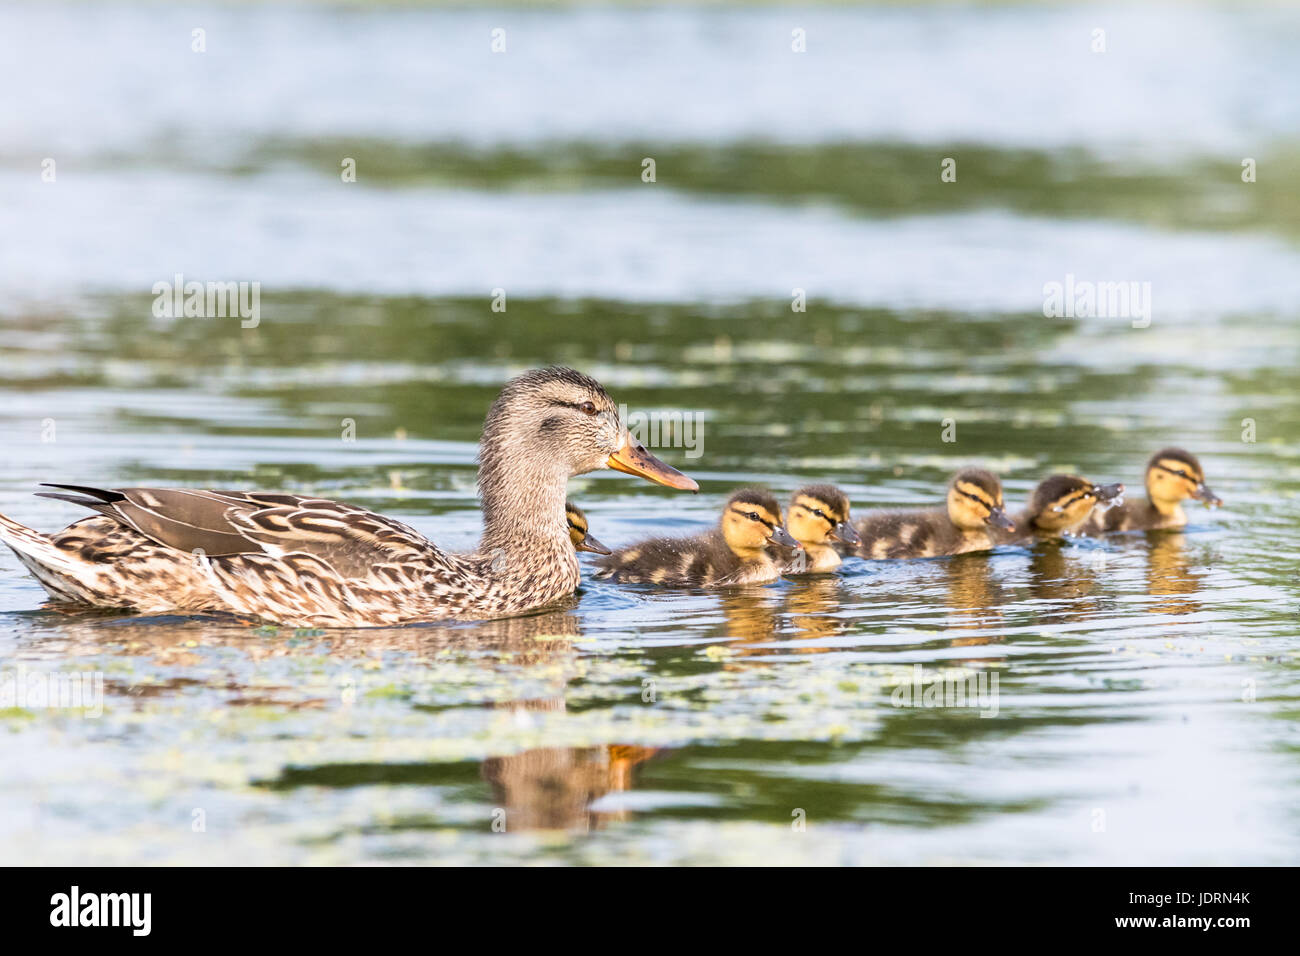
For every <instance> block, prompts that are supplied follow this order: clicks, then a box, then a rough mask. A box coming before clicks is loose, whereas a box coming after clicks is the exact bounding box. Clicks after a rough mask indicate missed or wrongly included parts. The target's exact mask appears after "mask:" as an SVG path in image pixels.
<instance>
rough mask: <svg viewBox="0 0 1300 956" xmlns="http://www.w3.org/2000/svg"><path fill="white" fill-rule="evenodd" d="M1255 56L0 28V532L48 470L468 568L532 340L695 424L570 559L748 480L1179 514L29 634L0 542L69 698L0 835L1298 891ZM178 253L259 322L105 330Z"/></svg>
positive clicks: (5, 712)
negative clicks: (416, 544)
mask: <svg viewBox="0 0 1300 956" xmlns="http://www.w3.org/2000/svg"><path fill="white" fill-rule="evenodd" d="M1098 27H1103V28H1104V29H1105V30H1106V39H1107V50H1106V52H1105V53H1093V52H1091V50H1090V44H1091V42H1092V30H1093V29H1095V28H1098ZM198 28H201V29H203V30H204V31H205V32H204V37H205V43H206V49H205V51H204V52H202V53H196V52H194V51H193V49H192V42H193V34H192V31H193V30H194V29H198ZM496 28H502V29H504V30H505V31H506V37H507V52H506V53H505V54H504V55H498V54H492V53H491V51H490V46H489V43H490V35H491V30H493V29H496ZM795 29H803V30H805V31H806V36H807V52H806V53H803V54H795V53H793V52H792V50H791V48H790V44H791V37H792V30H795ZM1298 36H1300V15H1297V12H1296V11H1295V10H1294V9H1292V8H1290V7H1288V6H1274V5H1266V6H1259V7H1254V6H1239V5H1231V6H1227V5H1225V6H1215V5H1207V6H1194V5H1192V6H1188V5H1178V6H1176V7H1174V6H1169V7H1165V6H1151V7H1139V8H1135V9H1125V8H1122V7H1096V6H1093V7H1075V6H1069V5H1065V6H1038V5H1031V6H1016V5H1011V6H1001V5H994V6H977V7H973V8H956V9H953V8H944V7H939V8H936V7H932V6H930V5H920V6H902V7H895V6H886V7H870V6H867V7H847V8H844V7H839V6H836V7H828V8H796V9H792V10H786V9H772V8H768V7H758V8H747V7H746V8H721V9H717V8H708V9H694V8H662V9H660V8H652V9H625V8H596V9H587V8H579V9H570V8H554V9H545V10H524V9H510V8H503V9H500V10H491V9H489V10H477V9H475V10H468V11H466V10H454V9H443V8H438V7H434V8H429V7H414V8H410V7H396V8H390V7H385V6H378V5H376V6H370V5H366V6H365V7H363V8H344V9H336V8H328V7H316V6H306V7H300V6H291V5H280V4H262V5H252V6H248V7H244V6H239V7H221V6H219V7H185V6H180V7H172V6H170V5H169V6H167V7H153V6H149V5H133V4H97V5H86V6H79V5H67V6H64V5H57V4H56V5H16V6H8V7H4V8H0V53H3V56H0V80H4V81H6V88H8V89H11V90H14V89H22V90H25V91H26V92H24V93H23V94H22V95H20V96H15V97H14V98H13V102H12V106H13V108H12V109H11V110H10V111H9V112H8V113H7V114H6V116H5V117H4V119H3V120H0V122H3V124H4V125H3V126H2V127H0V132H2V133H3V135H0V190H3V193H4V202H3V203H0V234H3V235H4V236H5V237H6V248H5V253H6V254H5V256H4V257H2V259H0V350H2V352H0V371H3V378H2V380H0V389H2V390H3V398H4V401H3V402H0V435H2V436H3V439H4V447H5V449H6V452H7V453H6V455H5V456H4V457H3V459H0V511H3V512H4V513H6V514H9V515H12V516H13V517H15V518H17V519H19V520H23V521H26V522H28V523H30V524H32V525H34V526H36V527H39V528H42V529H54V528H56V527H60V526H62V525H63V524H65V523H68V522H70V521H71V520H73V519H74V518H76V517H79V515H78V514H77V513H76V512H75V510H74V509H71V508H69V507H67V506H65V505H62V504H59V503H55V502H50V501H45V500H40V499H35V498H32V497H31V496H30V492H31V490H33V487H34V485H35V483H36V482H39V481H43V480H54V481H60V480H61V481H70V482H86V483H92V484H103V485H109V486H112V485H115V484H119V485H120V484H133V483H149V484H177V485H195V486H226V487H231V486H234V487H258V488H264V489H270V488H276V489H285V490H290V491H312V492H314V493H320V494H324V495H329V496H334V497H338V498H342V499H345V500H349V501H354V502H357V503H360V504H363V505H366V506H368V507H372V508H375V509H377V510H380V511H383V512H385V513H389V514H393V515H396V516H399V517H400V518H402V520H404V521H407V522H408V523H410V524H413V525H414V526H416V527H417V528H419V529H420V530H422V531H423V532H425V533H427V534H428V535H429V536H430V537H431V538H433V539H434V540H435V541H437V542H438V543H440V544H444V545H447V546H449V547H454V548H469V547H472V546H473V544H474V542H475V540H476V536H477V530H478V515H477V512H476V510H475V501H474V492H473V482H474V465H473V457H474V451H475V441H476V440H477V437H478V429H479V426H480V424H481V422H482V417H483V414H484V412H485V410H486V407H487V405H488V403H489V402H490V401H491V399H492V397H493V396H494V395H495V393H496V391H497V389H498V388H499V387H500V384H501V383H502V382H503V381H504V380H505V379H506V378H508V377H509V376H510V375H512V374H514V373H515V372H517V371H519V370H521V369H523V368H527V367H531V366H536V365H541V364H547V363H552V362H561V363H566V364H571V365H574V366H576V367H578V368H581V369H583V370H585V371H587V372H589V373H591V374H593V375H595V376H596V377H597V378H599V379H600V380H601V381H602V382H604V383H605V384H606V386H607V387H608V388H609V389H610V391H611V393H612V394H613V395H614V396H615V398H616V399H617V400H618V401H620V402H623V403H626V404H627V405H628V407H629V408H630V409H634V410H655V409H661V410H673V411H684V412H687V413H691V414H693V415H698V416H699V420H700V421H701V422H702V423H703V424H702V429H703V430H702V432H701V437H702V445H701V448H700V451H701V452H702V453H701V454H700V455H699V457H687V454H686V452H687V449H684V448H673V447H668V448H664V449H661V451H662V455H663V457H665V458H666V459H668V460H669V461H671V462H672V463H673V464H675V465H678V466H680V467H682V468H683V469H684V470H686V471H687V472H689V473H690V474H692V475H693V476H694V477H696V478H697V479H699V480H700V484H701V488H702V493H701V494H700V495H699V496H695V497H691V496H681V495H674V494H672V493H670V492H667V491H664V490H662V489H657V488H653V487H651V486H648V485H644V484H640V483H637V482H634V481H632V480H631V479H628V478H626V477H624V476H617V475H612V474H608V473H606V474H600V475H592V476H584V477H582V478H579V479H575V480H574V481H573V483H572V486H571V494H572V497H573V498H574V499H575V500H577V501H579V502H580V503H581V504H582V505H583V506H584V507H585V508H586V510H587V512H588V514H589V516H590V518H591V524H592V530H593V532H594V533H595V534H596V535H597V536H598V537H600V538H601V539H602V540H603V541H605V542H606V543H608V544H612V545H621V544H624V543H627V542H630V541H632V540H634V539H636V538H637V537H639V536H642V535H648V534H651V533H659V532H662V531H665V530H677V531H682V532H687V531H694V530H698V529H702V528H705V527H707V526H708V525H709V524H710V523H711V522H712V521H714V520H715V516H716V511H717V509H718V507H719V505H720V503H721V501H722V500H723V498H724V497H725V495H726V493H727V492H728V491H729V490H730V489H732V488H734V487H736V486H738V485H741V484H746V483H761V484H765V485H767V486H769V487H771V488H773V489H774V490H775V491H776V492H777V493H778V494H780V495H781V496H783V497H784V496H785V495H787V494H788V493H789V492H790V491H791V490H793V489H794V488H795V487H797V486H798V485H799V484H801V483H803V482H805V481H808V480H829V481H833V482H835V483H837V484H839V485H840V486H841V487H843V488H844V489H845V490H846V491H848V492H849V494H850V496H851V497H852V500H853V502H854V508H855V510H857V511H864V510H867V509H869V508H872V507H886V506H912V505H924V504H929V503H931V502H937V501H939V500H940V499H941V497H942V494H943V487H944V483H945V481H946V479H947V476H948V475H949V474H950V473H951V472H952V471H953V470H954V469H956V468H957V467H959V466H961V465H962V464H965V463H968V462H980V463H983V464H985V465H987V466H989V467H992V468H994V469H995V470H997V471H998V472H999V473H1000V474H1001V475H1002V477H1003V480H1004V483H1005V486H1006V488H1007V493H1008V497H1009V498H1010V499H1011V500H1012V501H1015V502H1019V501H1022V500H1023V499H1024V498H1025V496H1026V495H1027V494H1028V491H1029V490H1030V489H1031V488H1032V487H1033V485H1034V483H1035V482H1036V481H1037V480H1038V479H1039V478H1040V477H1042V476H1044V475H1045V474H1047V473H1049V472H1051V471H1054V470H1070V471H1077V472H1080V473H1082V474H1085V475H1087V476H1089V477H1090V478H1093V479H1095V480H1098V481H1116V480H1121V481H1125V482H1126V483H1128V484H1129V485H1130V487H1131V488H1133V489H1134V490H1136V488H1137V486H1138V485H1139V483H1140V480H1141V468H1142V465H1143V463H1144V462H1145V460H1146V458H1147V457H1148V455H1149V454H1150V453H1151V452H1152V451H1154V450H1155V449H1157V448H1159V447H1162V446H1164V445H1167V444H1180V445H1183V446H1185V447H1187V448H1189V449H1190V450H1192V451H1194V452H1195V453H1197V454H1198V455H1199V456H1200V457H1201V460H1202V462H1203V464H1204V465H1205V468H1206V471H1207V474H1208V476H1209V479H1210V482H1211V484H1212V485H1213V486H1214V488H1215V490H1216V491H1218V492H1219V493H1220V494H1221V495H1222V497H1223V498H1224V499H1225V502H1226V505H1225V508H1224V509H1223V510H1222V511H1220V512H1215V513H1208V512H1203V511H1201V510H1200V509H1199V508H1196V509H1193V510H1192V511H1191V517H1192V524H1191V527H1190V528H1189V529H1188V531H1187V532H1186V533H1185V534H1175V535H1162V536H1153V537H1149V538H1148V537H1146V536H1141V535H1138V536H1123V537H1118V538H1113V539H1110V540H1107V541H1103V542H1079V543H1073V544H1068V545H1066V546H1063V547H1057V546H1052V545H1042V546H1038V547H1035V548H1032V549H1031V548H1005V549H1000V550H999V551H997V552H995V553H993V554H991V555H973V556H963V557H960V558H957V559H951V560H935V561H923V562H913V563H899V562H881V563H873V564H866V563H863V562H858V561H851V562H849V563H848V564H846V566H845V569H844V573H843V574H841V575H839V576H838V577H835V578H827V579H819V580H801V581H783V582H780V583H778V584H776V585H773V586H771V587H768V588H760V589H753V590H748V591H745V592H743V593H722V594H702V593H680V592H658V591H650V590H636V589H628V588H621V587H615V586H611V585H607V584H603V583H600V582H595V581H592V580H590V579H589V577H588V579H587V580H585V582H584V587H583V590H582V591H581V593H580V594H579V595H578V596H577V598H576V599H575V601H574V602H573V604H572V606H571V607H568V608H565V609H562V610H560V611H557V612H554V613H548V614H545V615H540V616H534V617H529V618H524V619H519V620H515V621H509V622H498V623H490V624H476V625H470V626H462V627H428V628H410V629H402V630H391V631H361V630H359V631H329V632H324V631H322V632H313V631H308V632H293V631H288V630H280V629H275V628H263V629H249V628H240V627H232V626H230V625H228V624H222V623H218V622H211V621H201V620H191V619H182V618H164V619H157V618H152V619H139V618H136V617H132V616H129V615H128V616H124V615H111V614H110V615H103V614H88V613H71V614H69V613H61V612H58V611H52V610H50V609H48V608H45V607H44V606H43V600H44V595H43V592H42V591H41V590H40V588H39V586H38V585H37V584H36V583H35V581H33V580H32V579H31V578H30V577H29V576H27V575H26V574H25V573H24V572H23V571H22V569H21V567H20V566H18V564H17V562H16V560H14V559H13V558H12V557H11V556H10V555H9V554H8V553H7V552H6V553H5V554H4V555H2V556H0V624H2V625H3V626H0V657H2V658H3V660H4V666H5V668H7V669H12V668H14V667H16V666H18V665H19V664H22V665H23V666H26V667H28V668H30V669H38V670H40V669H44V670H61V671H74V670H75V671H97V672H102V673H103V674H104V675H105V680H106V699H105V713H104V715H103V716H102V717H101V718H98V719H82V718H80V717H78V716H76V715H73V714H69V713H67V712H60V711H49V710H42V709H39V708H20V707H11V708H6V709H0V724H3V733H0V748H3V759H4V763H5V766H6V773H5V774H4V776H3V779H2V780H0V809H2V810H3V812H2V813H0V820H3V821H4V822H3V823H2V824H0V860H4V861H6V862H17V861H24V862H31V861H39V862H127V863H153V862H179V863H202V862H248V863H305V862H311V863H352V862H363V861H364V862H425V863H433V862H436V863H453V862H457V863H461V862H468V863H501V862H513V861H524V862H615V861H623V862H657V863H676V862H722V863H746V862H794V863H806V862H822V863H840V862H845V863H875V862H883V863H937V862H993V861H1013V862H1014V861H1027V862H1043V863H1156V864H1169V863H1193V862H1201V863H1294V862H1295V860H1296V856H1297V847H1298V846H1300V827H1298V825H1297V824H1298V821H1297V818H1296V810H1295V807H1296V799H1295V797H1296V792H1297V790H1296V787H1297V769H1298V766H1300V765H1298V764H1297V752H1298V750H1300V733H1298V731H1297V723H1296V720H1295V717H1296V714H1297V699H1298V696H1300V695H1298V690H1300V680H1298V678H1297V665H1298V664H1300V658H1298V657H1297V650H1296V644H1295V636H1296V632H1297V627H1298V626H1300V580H1298V579H1297V574H1298V570H1297V566H1296V559H1295V554H1296V550H1297V545H1300V527H1298V526H1297V521H1296V502H1297V494H1298V492H1300V414H1298V412H1300V407H1298V406H1300V398H1298V397H1297V388H1296V386H1297V375H1296V371H1295V370H1296V367H1297V364H1298V359H1300V335H1298V334H1297V325H1296V321H1297V311H1296V302H1297V301H1300V298H1298V297H1297V294H1298V293H1300V268H1297V267H1298V266H1300V256H1298V254H1297V249H1296V234H1297V229H1298V228H1300V207H1298V206H1297V201H1296V195H1297V192H1296V190H1295V188H1294V182H1295V177H1296V174H1297V172H1300V159H1298V157H1300V151H1298V150H1297V135H1296V131H1297V129H1298V128H1300V127H1298V126H1297V121H1298V120H1300V116H1298V115H1297V114H1298V113H1300V96H1297V95H1296V94H1297V93H1300V89H1298V87H1300V69H1298V68H1297V67H1296V66H1295V63H1294V57H1293V55H1292V51H1293V50H1294V46H1295V42H1296V40H1297V38H1298ZM49 62H57V63H58V64H59V68H58V69H57V70H56V71H53V72H50V71H49V70H48V69H45V68H44V67H43V66H42V64H47V63H49ZM32 75H41V76H45V77H46V78H47V79H46V81H45V82H43V83H40V84H37V85H36V86H35V87H33V86H32V84H30V83H26V82H23V83H20V82H19V81H20V80H22V79H23V78H24V77H29V76H32ZM945 157H951V158H954V159H955V160H956V162H957V181H956V182H953V183H944V182H941V181H940V175H939V173H940V168H941V161H942V160H943V159H944V158H945ZM349 158H350V159H352V160H355V163H356V169H357V180H356V182H344V181H343V178H342V177H341V176H340V170H341V168H342V167H341V164H342V163H343V162H344V161H345V160H346V159H349ZM646 158H653V159H654V160H655V168H656V177H655V179H656V181H655V182H653V183H646V182H643V181H642V178H641V174H642V169H643V160H644V159H646ZM1245 158H1252V159H1254V160H1255V161H1256V164H1257V169H1258V177H1257V181H1256V182H1254V183H1244V182H1243V181H1242V178H1241V174H1242V165H1241V164H1242V160H1243V159H1245ZM46 159H53V160H54V161H55V164H56V169H57V175H56V178H55V180H54V181H53V182H43V181H42V180H41V175H40V174H41V170H42V168H43V166H42V163H43V161H44V160H46ZM177 273H181V274H183V275H184V276H185V277H186V278H187V279H198V280H200V281H202V280H216V281H239V280H245V281H257V282H259V283H260V284H261V315H260V322H259V323H258V325H257V327H256V328H242V327H241V325H240V322H239V320H238V319H237V318H211V319H165V318H157V317H155V316H154V315H153V311H152V304H153V296H152V294H151V291H150V290H151V288H152V286H153V284H154V283H155V282H159V281H171V279H172V277H173V276H174V275H175V274H177ZM1067 275H1072V276H1075V277H1077V278H1078V279H1080V280H1084V281H1098V282H1103V281H1138V282H1149V283H1150V284H1151V286H1150V288H1151V290H1152V321H1151V323H1150V326H1149V327H1147V328H1134V327H1133V323H1132V322H1131V321H1130V320H1129V319H1128V318H1126V317H1117V318H1078V319H1065V318H1048V317H1045V316H1044V314H1043V307H1042V306H1043V295H1044V294H1043V287H1044V285H1045V284H1046V283H1050V282H1062V281H1064V280H1065V278H1066V276H1067ZM495 289H502V290H504V292H505V294H506V299H507V303H508V304H507V308H506V311H504V312H494V311H493V310H492V309H491V301H492V298H493V294H494V292H493V290H495ZM796 289H802V290H804V293H805V295H806V297H807V303H808V304H807V311H806V312H794V311H792V309H791V299H792V296H793V295H794V290H796ZM945 419H951V420H953V421H954V422H955V425H956V436H957V440H956V442H952V443H948V442H944V441H942V438H941V435H942V431H943V424H942V423H943V422H944V420H945ZM1247 420H1249V421H1250V422H1251V423H1253V429H1254V433H1253V436H1251V437H1254V438H1255V440H1254V441H1246V440H1243V436H1244V435H1246V433H1247V430H1248V428H1247V425H1246V424H1245V423H1246V422H1247ZM347 421H351V422H353V423H354V425H355V432H356V436H357V440H356V441H345V440H344V433H345V429H346V427H347V426H346V424H345V423H346V422H347ZM584 577H587V576H586V575H584ZM916 664H922V665H924V666H925V667H926V668H927V672H928V673H939V674H945V673H964V674H966V673H968V674H985V675H993V674H996V675H997V676H998V678H999V684H998V687H999V698H998V713H997V715H996V716H995V717H981V716H980V712H979V710H978V709H975V708H954V707H949V708H924V707H922V708H898V707H895V706H893V702H892V701H891V695H892V691H893V688H894V687H895V686H896V684H897V682H898V681H899V680H900V679H905V678H907V677H909V676H910V675H911V674H912V670H911V669H912V667H913V666H914V665H916ZM196 810H199V811H202V814H201V817H202V819H203V821H204V825H205V828H204V829H203V830H202V831H196V830H195V829H194V820H195V819H196V816H195V811H196ZM801 820H802V821H805V822H806V826H803V827H800V826H795V825H794V824H797V823H799V822H800V821H801ZM494 824H495V825H496V826H495V828H494ZM502 825H504V832H497V831H498V830H500V829H501V828H502Z"/></svg>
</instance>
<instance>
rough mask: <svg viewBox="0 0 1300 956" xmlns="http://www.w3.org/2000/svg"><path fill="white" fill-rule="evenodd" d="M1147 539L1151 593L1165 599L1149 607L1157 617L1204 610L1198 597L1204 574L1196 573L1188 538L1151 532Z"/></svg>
mask: <svg viewBox="0 0 1300 956" xmlns="http://www.w3.org/2000/svg"><path fill="white" fill-rule="evenodd" d="M1146 538H1147V542H1146V543H1147V545H1148V551H1147V593H1148V594H1150V595H1151V596H1152V597H1158V598H1163V600H1160V601H1154V602H1152V603H1151V604H1150V605H1148V607H1147V609H1148V610H1149V611H1151V613H1153V614H1194V613H1196V612H1198V611H1200V610H1201V609H1202V605H1201V602H1200V601H1198V600H1196V598H1195V595H1196V594H1198V593H1200V591H1201V588H1202V587H1203V586H1204V584H1203V582H1202V580H1201V579H1202V578H1203V577H1204V575H1202V574H1201V573H1199V572H1197V571H1193V570H1192V565H1191V561H1190V559H1189V558H1188V556H1187V535H1185V534H1183V533H1182V532H1176V531H1151V532H1148V533H1147V535H1146Z"/></svg>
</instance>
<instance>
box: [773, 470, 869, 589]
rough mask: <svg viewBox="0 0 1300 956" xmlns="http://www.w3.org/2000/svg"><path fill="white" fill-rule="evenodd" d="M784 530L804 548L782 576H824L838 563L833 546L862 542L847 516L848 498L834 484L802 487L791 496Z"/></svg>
mask: <svg viewBox="0 0 1300 956" xmlns="http://www.w3.org/2000/svg"><path fill="white" fill-rule="evenodd" d="M785 527H786V530H787V531H789V532H790V536H791V537H792V538H794V539H795V540H796V541H798V542H799V544H800V545H802V546H803V548H802V551H796V552H795V553H794V554H793V556H792V558H791V561H790V563H789V565H788V566H787V567H786V568H785V569H784V573H785V574H825V573H827V572H829V571H834V570H835V569H836V568H838V567H839V566H840V564H841V561H840V555H839V552H838V551H837V550H836V549H835V546H836V544H840V545H847V546H849V547H856V546H857V545H858V544H859V543H861V541H862V539H861V538H859V537H858V532H857V529H855V528H854V527H853V524H852V518H851V516H850V514H849V496H848V495H846V494H845V493H844V492H842V491H840V489H838V488H836V487H835V486H834V485H805V486H804V487H802V488H800V489H799V490H798V491H796V492H795V493H794V494H793V495H791V497H790V507H789V508H788V509H787V510H786V523H785Z"/></svg>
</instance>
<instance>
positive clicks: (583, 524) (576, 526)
mask: <svg viewBox="0 0 1300 956" xmlns="http://www.w3.org/2000/svg"><path fill="white" fill-rule="evenodd" d="M564 517H565V518H567V519H568V522H569V540H570V541H572V542H573V548H574V550H575V551H590V552H591V553H592V554H612V553H613V552H611V551H610V550H609V548H607V547H605V546H604V545H603V544H601V543H600V542H599V541H597V540H596V539H595V538H594V537H592V535H591V532H590V531H588V530H587V528H588V525H587V516H586V514H585V513H584V512H583V510H582V509H581V508H579V507H578V506H577V505H575V504H574V503H573V502H571V501H566V502H565V503H564Z"/></svg>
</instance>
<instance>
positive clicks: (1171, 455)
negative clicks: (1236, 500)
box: [1082, 448, 1223, 535]
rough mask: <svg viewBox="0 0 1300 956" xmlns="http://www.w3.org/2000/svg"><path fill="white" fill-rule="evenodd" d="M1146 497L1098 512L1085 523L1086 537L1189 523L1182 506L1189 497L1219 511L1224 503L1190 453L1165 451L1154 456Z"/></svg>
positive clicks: (1169, 449) (1146, 482)
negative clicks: (1210, 487) (1208, 484)
mask: <svg viewBox="0 0 1300 956" xmlns="http://www.w3.org/2000/svg"><path fill="white" fill-rule="evenodd" d="M1145 484H1146V489H1147V497H1146V499H1145V500H1138V501H1129V502H1126V503H1125V504H1124V505H1122V506H1119V507H1115V508H1111V509H1110V510H1109V511H1105V512H1100V511H1099V512H1096V513H1094V514H1093V515H1092V517H1091V518H1090V519H1089V520H1088V522H1087V523H1086V524H1084V526H1083V528H1082V533H1083V534H1091V535H1097V534H1105V533H1106V532H1108V531H1158V530H1162V529H1167V528H1181V527H1183V526H1184V525H1185V524H1187V515H1186V514H1185V513H1184V512H1183V505H1182V503H1183V502H1184V501H1186V500H1187V499H1188V498H1195V499H1197V500H1198V501H1203V502H1204V503H1205V506H1206V507H1207V508H1217V507H1219V506H1220V505H1221V504H1223V501H1222V500H1220V498H1219V496H1218V495H1216V494H1215V493H1214V492H1212V491H1211V490H1210V489H1209V488H1208V487H1207V486H1206V484H1205V472H1204V471H1202V470H1201V463H1200V462H1199V461H1197V460H1196V456H1195V455H1193V454H1192V453H1191V452H1187V451H1183V449H1181V448H1164V449H1161V450H1160V451H1158V452H1156V453H1155V454H1154V455H1152V456H1151V460H1150V461H1148V462H1147V470H1146V480H1145Z"/></svg>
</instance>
